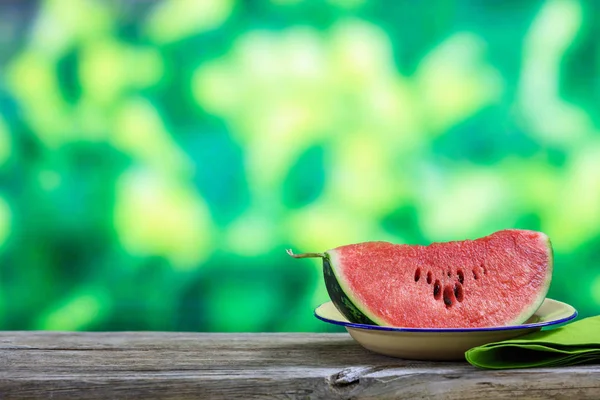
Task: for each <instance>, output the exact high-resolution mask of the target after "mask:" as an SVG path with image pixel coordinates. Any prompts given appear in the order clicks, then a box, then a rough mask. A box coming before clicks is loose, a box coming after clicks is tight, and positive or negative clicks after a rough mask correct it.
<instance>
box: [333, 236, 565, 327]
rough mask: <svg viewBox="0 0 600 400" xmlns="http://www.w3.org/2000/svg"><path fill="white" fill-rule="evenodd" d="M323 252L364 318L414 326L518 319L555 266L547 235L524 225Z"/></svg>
mask: <svg viewBox="0 0 600 400" xmlns="http://www.w3.org/2000/svg"><path fill="white" fill-rule="evenodd" d="M324 257H325V260H324V261H327V259H328V261H329V263H330V265H331V269H332V270H333V273H334V275H335V278H336V279H337V283H338V284H339V286H340V287H341V290H342V291H343V294H345V295H346V296H347V297H348V299H349V300H350V302H348V301H345V302H346V303H348V304H350V303H354V304H353V306H355V307H356V309H358V311H359V314H360V313H362V314H364V316H366V320H371V321H373V322H374V323H376V324H378V325H387V326H396V327H418V328H452V327H455V328H456V327H490V326H505V325H511V324H519V323H523V322H524V321H526V320H527V319H528V318H529V317H531V316H532V315H533V313H534V312H535V311H536V310H537V309H538V307H539V306H540V305H541V304H542V302H543V300H544V298H545V296H546V294H547V291H548V288H549V286H550V281H551V277H552V266H553V256H552V247H551V244H550V240H549V239H548V237H547V236H546V235H545V234H543V233H541V232H535V231H525V230H504V231H499V232H496V233H493V234H491V235H489V236H486V237H483V238H480V239H476V240H465V241H454V242H446V243H433V244H431V245H428V246H418V245H395V244H391V243H387V242H367V243H360V244H353V245H347V246H341V247H338V248H335V249H333V250H330V251H328V252H326V253H325V254H324ZM328 289H329V287H328ZM330 293H332V292H331V291H330ZM334 302H335V301H334ZM338 303H339V302H338ZM351 305H352V304H351ZM336 306H338V308H340V309H341V311H346V312H344V314H346V316H350V315H348V312H347V310H342V309H344V308H345V306H344V305H343V304H336ZM353 313H354V314H356V310H353Z"/></svg>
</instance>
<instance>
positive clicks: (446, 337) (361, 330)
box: [315, 299, 577, 360]
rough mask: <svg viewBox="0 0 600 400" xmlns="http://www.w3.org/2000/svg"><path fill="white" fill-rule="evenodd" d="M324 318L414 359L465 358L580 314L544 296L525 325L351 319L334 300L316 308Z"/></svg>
mask: <svg viewBox="0 0 600 400" xmlns="http://www.w3.org/2000/svg"><path fill="white" fill-rule="evenodd" d="M315 316H316V317H317V318H318V319H320V320H321V321H324V322H327V323H330V324H334V325H340V326H343V327H345V328H346V330H347V331H348V333H350V336H352V338H354V340H356V341H357V342H358V343H359V344H360V345H361V346H363V347H364V348H366V349H368V350H371V351H374V352H376V353H380V354H384V355H387V356H392V357H400V358H406V359H412V360H464V354H465V351H467V350H468V349H470V348H473V347H476V346H481V345H483V344H486V343H491V342H498V341H501V340H507V339H512V338H515V337H517V336H521V335H524V334H526V333H531V332H535V331H539V330H540V329H542V328H543V327H547V326H553V325H558V324H562V323H565V322H567V321H570V320H572V319H574V318H575V317H577V310H575V308H573V307H572V306H570V305H568V304H566V303H562V302H560V301H556V300H552V299H545V300H544V302H543V303H542V305H541V307H540V308H539V309H538V310H537V311H536V312H535V314H534V315H533V316H532V317H531V318H530V319H529V320H528V321H527V322H526V323H524V324H523V325H512V326H502V327H488V328H435V329H426V328H394V327H389V326H377V325H365V324H355V323H352V322H348V320H347V319H346V318H345V317H344V316H343V315H342V314H341V313H340V312H339V311H338V310H337V308H335V306H334V305H333V303H332V302H328V303H325V304H322V305H321V306H319V307H317V309H316V310H315Z"/></svg>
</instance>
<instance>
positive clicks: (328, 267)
mask: <svg viewBox="0 0 600 400" xmlns="http://www.w3.org/2000/svg"><path fill="white" fill-rule="evenodd" d="M335 265H337V264H336V257H335V255H334V254H333V252H330V253H329V252H328V253H325V257H323V275H324V276H325V287H326V289H327V293H328V294H329V298H330V299H331V301H332V303H333V305H334V306H335V307H336V308H337V309H338V311H339V312H340V313H342V315H343V316H344V317H346V319H348V321H350V322H352V323H357V324H365V325H380V326H381V325H384V323H382V321H380V320H379V318H377V317H376V316H374V315H372V314H371V315H370V313H368V312H365V311H364V310H365V307H364V305H362V303H361V301H360V300H359V299H357V298H356V297H355V296H353V295H352V291H351V290H350V289H349V288H348V285H347V283H346V282H345V281H344V279H343V278H342V277H341V276H340V275H339V274H338V273H337V270H336V268H335Z"/></svg>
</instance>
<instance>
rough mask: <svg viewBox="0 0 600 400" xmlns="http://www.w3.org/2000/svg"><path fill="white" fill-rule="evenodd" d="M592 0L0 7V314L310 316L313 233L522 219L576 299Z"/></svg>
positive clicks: (0, 321) (492, 224) (318, 286)
mask: <svg viewBox="0 0 600 400" xmlns="http://www.w3.org/2000/svg"><path fill="white" fill-rule="evenodd" d="M599 15H600V9H599V6H598V5H597V3H596V2H593V1H588V2H583V1H576V0H550V1H530V0H527V1H486V2H468V1H437V0H436V1H429V2H413V1H392V0H390V1H373V0H371V1H369V0H277V1H275V0H272V1H267V0H255V1H234V0H187V1H186V0H179V1H178V0H169V1H131V2H126V1H94V0H47V1H40V2H33V1H32V2H28V1H25V2H20V1H7V2H2V3H0V27H2V32H3V33H2V35H1V36H2V37H1V38H0V179H1V182H2V184H1V186H0V243H1V247H0V262H1V263H0V329H72V330H136V329H139V330H147V329H151V330H191V331H326V330H334V328H331V327H329V326H327V325H325V324H323V323H321V322H319V321H317V320H316V319H315V318H313V316H312V309H313V308H314V307H315V306H317V305H318V304H320V303H321V302H324V301H326V300H327V299H328V298H327V293H326V291H325V289H324V284H323V279H322V275H321V271H320V266H319V264H318V263H317V262H316V261H314V260H303V261H294V260H292V259H290V258H289V257H287V256H286V254H285V251H284V250H285V249H286V248H294V249H295V250H297V251H324V250H327V249H329V248H332V247H335V246H337V245H342V244H347V243H351V242H360V241H367V240H389V241H393V242H397V243H420V244H425V243H429V242H432V241H441V240H453V239H463V238H475V237H478V236H482V235H486V234H488V233H491V232H493V231H495V230H498V229H503V228H513V227H517V228H527V229H536V230H542V231H544V232H546V233H547V234H548V235H549V236H550V237H551V239H552V241H553V243H554V247H555V256H556V266H555V276H554V280H553V285H552V287H551V291H550V294H549V295H550V297H553V298H556V299H559V300H563V301H566V302H569V303H571V304H573V305H574V306H575V307H576V308H578V309H579V311H580V313H581V314H582V315H583V316H585V315H592V314H597V313H598V311H599V309H600V250H598V249H599V248H600V134H599V126H598V118H599V117H600V114H599V112H598V110H599V109H600V107H599V106H600V86H599V82H600V80H599V79H598V73H599V72H600V63H599V60H600V51H599V46H600V44H599V42H598V41H597V40H596V38H597V37H598V35H599V34H600V20H599V17H598V16H599Z"/></svg>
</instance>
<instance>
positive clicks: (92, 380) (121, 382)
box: [0, 332, 600, 400]
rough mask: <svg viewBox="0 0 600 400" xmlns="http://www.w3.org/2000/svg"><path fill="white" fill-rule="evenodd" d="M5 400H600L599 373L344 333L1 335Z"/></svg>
mask: <svg viewBox="0 0 600 400" xmlns="http://www.w3.org/2000/svg"><path fill="white" fill-rule="evenodd" d="M0 398H2V399H12V398H15V399H17V398H18V399H21V398H22V399H37V398H53V399H80V398H87V399H208V398H214V399H263V398H274V399H321V398H323V399H350V398H352V399H430V398H431V399H434V398H435V399H463V400H467V399H516V398H518V399H548V398H551V399H600V366H598V365H593V366H592V365H588V366H579V367H567V368H552V369H528V370H510V371H489V370H480V369H476V368H474V367H472V366H470V365H469V364H467V363H466V362H465V363H455V362H454V363H451V362H436V363H434V362H418V361H407V360H400V359H395V358H389V357H385V356H380V355H377V354H373V353H370V352H368V351H366V350H364V349H363V348H362V347H360V346H358V345H357V344H356V343H355V342H354V341H353V340H352V339H351V338H350V337H349V336H348V335H347V334H266V333H265V334H206V333H159V332H152V333H149V332H125V333H122V332H119V333H63V332H0Z"/></svg>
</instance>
